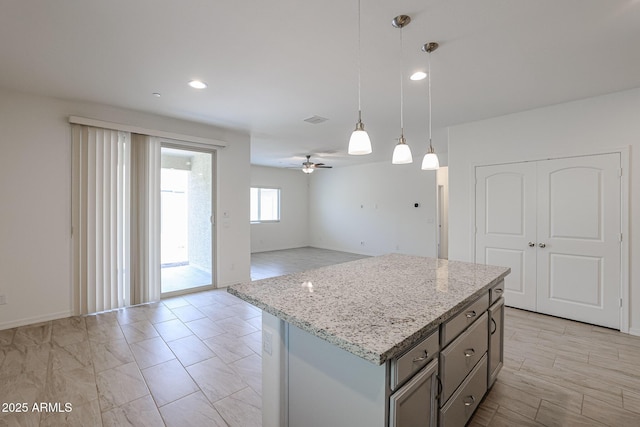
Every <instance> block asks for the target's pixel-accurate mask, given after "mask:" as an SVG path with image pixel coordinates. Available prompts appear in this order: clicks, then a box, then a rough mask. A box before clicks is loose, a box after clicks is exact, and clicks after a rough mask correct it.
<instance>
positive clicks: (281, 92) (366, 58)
mask: <svg viewBox="0 0 640 427" xmlns="http://www.w3.org/2000/svg"><path fill="white" fill-rule="evenodd" d="M361 2H362V36H361V40H362V49H361V57H362V111H363V113H362V114H363V122H364V123H365V127H366V129H367V130H368V131H369V134H370V136H371V139H372V143H373V150H374V153H373V154H371V155H369V156H348V155H346V148H347V142H348V138H349V136H350V134H351V131H352V129H353V128H354V125H355V122H356V120H357V60H356V58H357V35H358V33H357V9H358V6H357V4H358V3H357V0H350V1H345V0H323V1H314V2H311V1H304V2H303V1H300V0H233V1H231V0H226V1H223V0H182V1H177V0H135V1H132V0H109V1H105V0H56V1H51V0H29V1H25V0H0V86H1V87H6V88H10V89H15V90H19V91H25V92H30V93H37V94H42V95H47V96H53V97H59V98H66V99H74V100H82V101H90V102H98V103H103V104H108V105H113V106H117V107H124V108H129V109H135V110H141V111H146V112H151V113H156V114H161V115H166V116H172V117H177V118H182V119H188V120H193V121H198V122H204V123H209V124H213V125H221V126H225V127H232V128H238V129H243V130H247V131H249V132H251V135H252V147H251V161H252V163H254V164H262V165H271V166H291V165H293V164H298V163H301V162H302V161H304V155H305V154H307V153H308V154H313V155H314V156H313V157H312V159H311V160H312V161H316V162H319V161H324V162H325V163H329V164H332V165H334V166H341V165H348V164H356V163H363V162H373V161H384V160H389V159H390V158H391V152H392V150H393V146H394V144H395V142H394V139H396V138H398V136H399V134H400V112H399V111H400V81H399V79H400V75H399V74H400V71H401V64H402V65H403V66H402V70H403V72H404V76H405V77H408V75H409V74H411V73H412V72H413V71H415V70H417V69H425V68H426V64H427V56H426V54H425V53H422V52H421V51H420V47H421V46H422V45H423V44H424V43H425V42H428V41H437V42H439V43H440V49H438V50H437V51H435V52H434V53H433V54H432V74H433V76H432V93H433V98H432V100H433V126H434V134H435V135H440V137H439V138H436V139H435V140H434V145H435V148H436V151H438V152H445V151H446V150H447V147H446V140H445V138H444V137H443V135H444V132H443V131H442V129H443V128H444V127H446V126H449V125H453V124H458V123H464V122H469V121H474V120H479V119H483V118H488V117H493V116H498V115H503V114H508V113H512V112H517V111H523V110H527V109H531V108H536V107H541V106H545V105H551V104H557V103H562V102H566V101H570V100H575V99H580V98H585V97H590V96H596V95H601V94H605V93H609V92H614V91H619V90H625V89H630V88H634V87H640V0H482V1H478V0H396V1H385V0H361ZM399 14H407V15H410V16H411V18H412V22H411V24H410V25H408V26H407V27H405V29H404V30H403V39H404V49H403V55H402V59H401V55H400V52H401V51H400V30H398V29H396V28H394V27H392V26H391V20H392V18H393V17H395V16H396V15H399ZM194 78H198V79H202V80H204V81H206V82H207V83H208V84H209V88H208V89H206V90H203V91H197V90H195V89H192V88H190V87H188V86H187V85H186V83H187V82H188V81H189V80H191V79H194ZM153 92H159V93H161V94H162V96H161V97H160V98H156V97H154V96H153V95H152V93H153ZM404 111H405V136H406V137H407V140H408V143H409V145H410V146H411V147H412V149H413V151H414V158H416V159H417V160H418V161H419V160H420V159H421V157H422V155H423V154H424V152H425V150H426V144H427V142H426V135H427V121H426V118H427V114H428V113H427V98H426V81H422V82H412V81H409V80H408V78H407V79H406V80H405V107H404ZM313 115H318V116H322V117H326V118H328V119H329V120H328V121H327V122H325V123H322V124H317V125H313V124H309V123H306V122H304V121H303V120H304V119H305V118H308V117H310V116H313ZM543 125H544V124H542V123H541V126H543Z"/></svg>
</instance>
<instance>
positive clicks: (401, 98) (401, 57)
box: [400, 27, 404, 138]
mask: <svg viewBox="0 0 640 427" xmlns="http://www.w3.org/2000/svg"><path fill="white" fill-rule="evenodd" d="M402 52H403V43H402V27H400V137H401V138H404V89H403V82H402V80H403V79H402V62H403V59H404V58H403V55H402Z"/></svg>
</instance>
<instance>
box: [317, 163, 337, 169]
mask: <svg viewBox="0 0 640 427" xmlns="http://www.w3.org/2000/svg"><path fill="white" fill-rule="evenodd" d="M315 167H317V168H320V169H331V168H332V167H333V166H327V165H325V164H322V163H316V166H315Z"/></svg>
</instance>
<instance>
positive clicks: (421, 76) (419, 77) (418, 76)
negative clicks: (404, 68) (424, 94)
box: [409, 71, 427, 80]
mask: <svg viewBox="0 0 640 427" xmlns="http://www.w3.org/2000/svg"><path fill="white" fill-rule="evenodd" d="M426 77H427V73H425V72H424V71H416V72H415V73H413V74H411V77H409V78H410V79H411V80H424V79H425V78H426Z"/></svg>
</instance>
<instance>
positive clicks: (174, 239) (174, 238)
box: [160, 144, 214, 296]
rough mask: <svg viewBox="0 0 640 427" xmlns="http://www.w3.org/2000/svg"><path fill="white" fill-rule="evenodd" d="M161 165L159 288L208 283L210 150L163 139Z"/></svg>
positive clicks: (177, 289)
mask: <svg viewBox="0 0 640 427" xmlns="http://www.w3.org/2000/svg"><path fill="white" fill-rule="evenodd" d="M161 164H162V168H161V177H160V182H161V184H160V186H161V187H160V189H161V215H162V216H161V239H160V241H161V252H160V253H161V293H162V295H163V296H170V295H172V294H179V293H184V292H191V291H193V290H195V289H197V290H201V289H203V288H213V287H214V280H213V279H214V274H213V271H214V270H213V227H212V212H213V153H212V152H203V151H194V150H192V149H185V148H178V147H175V146H165V145H164V144H163V146H162V149H161Z"/></svg>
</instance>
